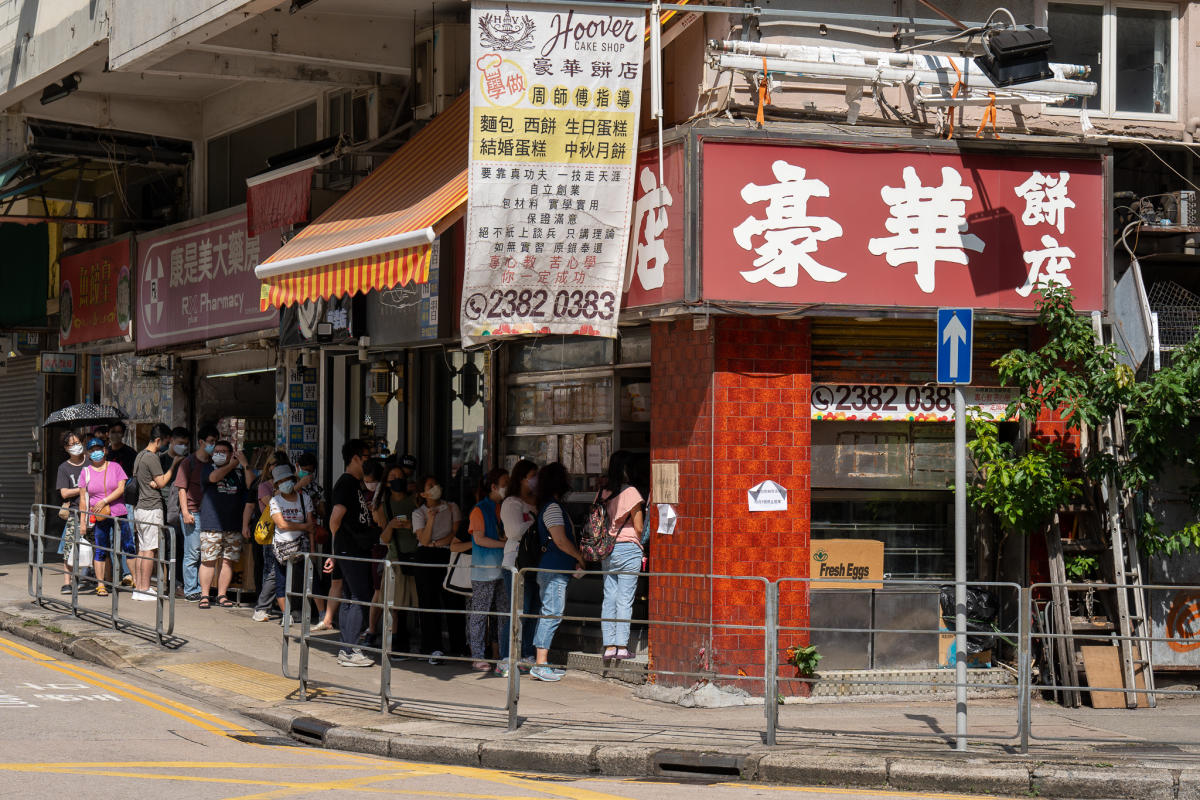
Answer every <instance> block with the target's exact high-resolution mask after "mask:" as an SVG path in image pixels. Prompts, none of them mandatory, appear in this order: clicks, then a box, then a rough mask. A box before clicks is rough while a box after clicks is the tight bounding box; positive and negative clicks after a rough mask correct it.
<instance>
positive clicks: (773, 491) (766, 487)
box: [746, 481, 788, 511]
mask: <svg viewBox="0 0 1200 800" xmlns="http://www.w3.org/2000/svg"><path fill="white" fill-rule="evenodd" d="M746 494H747V496H748V499H749V501H750V510H751V511H787V507H788V502H787V489H785V488H783V487H782V486H780V485H779V484H778V483H776V482H775V481H763V482H762V483H760V484H758V485H757V486H752V487H751V488H750V491H748V492H747V493H746Z"/></svg>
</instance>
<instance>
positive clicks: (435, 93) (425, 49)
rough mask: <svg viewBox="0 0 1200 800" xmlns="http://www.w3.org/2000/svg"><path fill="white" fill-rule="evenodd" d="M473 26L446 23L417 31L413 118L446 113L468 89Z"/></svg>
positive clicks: (420, 118) (414, 49)
mask: <svg viewBox="0 0 1200 800" xmlns="http://www.w3.org/2000/svg"><path fill="white" fill-rule="evenodd" d="M470 60H471V38H470V26H468V25H463V24H460V23H451V22H446V23H442V24H441V25H434V26H433V27H430V28H425V29H424V30H421V31H418V32H417V35H416V38H415V39H414V40H413V118H414V119H418V120H425V119H430V118H431V117H434V116H436V115H438V114H440V113H442V112H443V111H445V110H446V107H447V106H449V105H450V104H451V103H452V102H454V100H455V99H456V98H457V97H458V96H459V95H460V94H462V93H463V92H464V91H466V89H467V79H468V78H467V76H468V75H469V74H470V72H469V68H470Z"/></svg>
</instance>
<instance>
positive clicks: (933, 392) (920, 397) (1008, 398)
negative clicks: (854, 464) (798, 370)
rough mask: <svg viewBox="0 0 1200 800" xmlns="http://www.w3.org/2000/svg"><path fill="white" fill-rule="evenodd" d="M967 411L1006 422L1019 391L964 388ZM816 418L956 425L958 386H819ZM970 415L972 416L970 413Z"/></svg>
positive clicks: (813, 397)
mask: <svg viewBox="0 0 1200 800" xmlns="http://www.w3.org/2000/svg"><path fill="white" fill-rule="evenodd" d="M962 392H963V395H964V397H965V399H966V403H967V408H968V409H970V408H972V407H973V406H978V407H979V409H980V411H981V412H983V413H985V414H988V415H990V416H991V417H992V418H994V419H1004V418H1005V412H1006V411H1007V409H1008V404H1009V403H1010V402H1012V401H1013V400H1014V399H1015V398H1016V396H1017V392H1016V390H1015V389H1004V388H1001V387H998V386H964V387H962ZM809 398H810V401H811V409H812V418H813V419H823V420H861V421H867V422H875V421H881V422H882V421H889V422H953V421H954V387H953V386H934V385H930V384H924V385H910V386H905V385H902V384H886V385H885V384H867V383H817V384H813V387H812V391H811V392H810V393H809ZM968 416H970V414H968Z"/></svg>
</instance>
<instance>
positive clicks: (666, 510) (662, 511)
mask: <svg viewBox="0 0 1200 800" xmlns="http://www.w3.org/2000/svg"><path fill="white" fill-rule="evenodd" d="M676 519H677V517H676V514H675V509H674V508H671V506H670V505H668V504H667V503H659V504H658V532H659V533H661V534H662V535H663V536H670V535H671V534H673V533H675V520H676Z"/></svg>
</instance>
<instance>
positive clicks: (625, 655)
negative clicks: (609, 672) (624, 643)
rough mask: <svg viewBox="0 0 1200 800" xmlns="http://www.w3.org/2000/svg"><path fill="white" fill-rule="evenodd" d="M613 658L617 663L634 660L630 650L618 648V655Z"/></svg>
mask: <svg viewBox="0 0 1200 800" xmlns="http://www.w3.org/2000/svg"><path fill="white" fill-rule="evenodd" d="M613 658H614V659H616V660H617V661H625V660H626V659H630V658H633V653H631V652H629V649H628V648H625V647H618V648H617V652H616V654H614V655H613Z"/></svg>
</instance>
